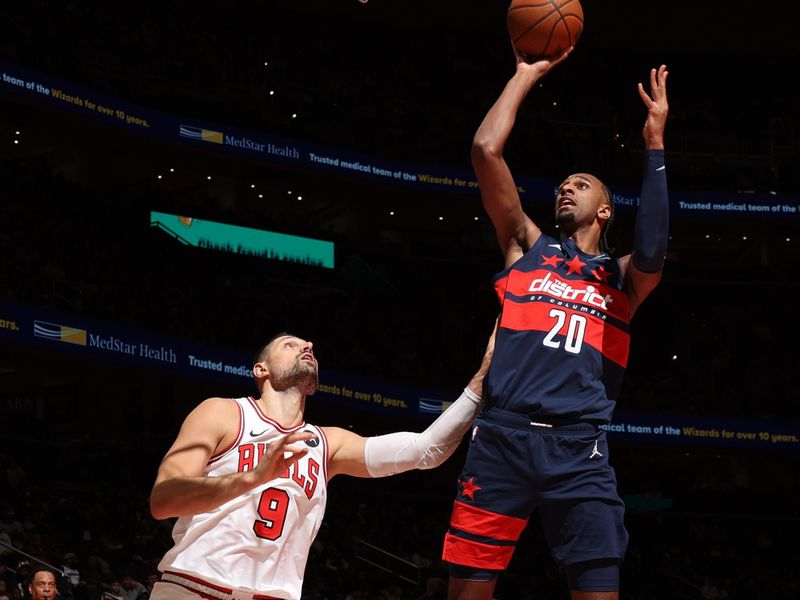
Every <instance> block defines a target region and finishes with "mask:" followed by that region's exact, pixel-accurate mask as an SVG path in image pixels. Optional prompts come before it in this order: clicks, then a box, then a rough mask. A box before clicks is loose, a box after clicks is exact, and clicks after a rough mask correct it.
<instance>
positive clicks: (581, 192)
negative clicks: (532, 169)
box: [556, 173, 608, 230]
mask: <svg viewBox="0 0 800 600" xmlns="http://www.w3.org/2000/svg"><path fill="white" fill-rule="evenodd" d="M607 205H608V201H607V198H606V193H605V191H604V189H603V184H602V183H601V182H600V180H599V179H597V177H595V176H594V175H589V174H588V173H575V174H573V175H570V176H569V177H567V178H566V179H565V180H564V181H562V182H561V185H559V186H558V192H557V193H556V222H557V223H558V224H559V225H560V226H561V227H564V228H566V229H567V230H570V229H576V228H577V227H580V226H582V225H587V224H589V223H591V222H592V221H594V220H595V218H597V216H598V211H600V210H601V209H602V207H603V206H607ZM606 218H607V217H606Z"/></svg>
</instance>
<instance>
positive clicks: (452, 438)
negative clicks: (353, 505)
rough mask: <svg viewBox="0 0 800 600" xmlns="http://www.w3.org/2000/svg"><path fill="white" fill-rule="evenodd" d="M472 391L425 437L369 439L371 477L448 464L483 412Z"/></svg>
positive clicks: (367, 460)
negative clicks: (465, 435) (447, 461)
mask: <svg viewBox="0 0 800 600" xmlns="http://www.w3.org/2000/svg"><path fill="white" fill-rule="evenodd" d="M482 406H483V405H482V403H481V399H480V397H478V396H476V395H475V394H474V393H473V392H472V391H471V390H470V389H469V388H464V392H463V393H462V394H461V396H460V397H459V398H458V400H456V401H455V402H453V404H451V405H450V406H449V407H448V408H447V410H445V411H444V412H443V413H442V414H441V415H440V416H439V418H437V419H436V420H435V421H434V422H433V423H431V424H430V426H429V427H428V428H427V429H426V430H425V431H423V432H422V433H412V432H410V431H399V432H397V433H389V434H386V435H379V436H375V437H371V438H368V439H367V443H366V445H365V447H364V462H365V464H366V465H367V471H368V472H369V474H370V476H371V477H386V476H387V475H394V474H395V473H402V472H404V471H410V470H411V469H432V468H434V467H437V466H439V465H440V464H442V463H443V462H444V461H445V460H447V459H448V458H449V457H450V456H451V455H452V454H453V452H454V451H455V449H456V448H457V447H458V444H459V443H460V442H461V439H462V438H463V437H464V434H465V433H466V432H467V430H468V429H469V427H470V425H472V422H473V421H474V420H475V417H476V416H477V415H478V413H479V412H480V410H481V408H482Z"/></svg>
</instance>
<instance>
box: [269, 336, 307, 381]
mask: <svg viewBox="0 0 800 600" xmlns="http://www.w3.org/2000/svg"><path fill="white" fill-rule="evenodd" d="M313 347H314V345H313V344H312V343H311V342H308V341H306V340H303V339H300V338H298V337H294V336H288V335H287V336H284V337H281V338H278V339H277V340H275V342H274V343H273V346H272V348H270V351H269V352H268V354H267V359H266V361H265V363H266V366H267V370H268V371H269V380H270V383H271V385H272V388H273V389H274V390H275V391H278V392H282V391H285V390H288V389H289V388H291V387H297V388H299V389H300V390H301V391H302V392H303V393H305V394H306V395H308V394H313V393H314V392H315V391H317V384H318V383H319V381H318V377H319V373H318V371H319V365H318V363H317V359H316V357H315V356H314V350H313Z"/></svg>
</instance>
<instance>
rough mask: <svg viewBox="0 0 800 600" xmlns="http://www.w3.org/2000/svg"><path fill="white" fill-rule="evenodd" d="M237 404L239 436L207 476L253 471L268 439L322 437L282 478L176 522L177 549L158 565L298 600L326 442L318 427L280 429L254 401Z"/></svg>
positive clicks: (317, 514) (321, 498)
mask: <svg viewBox="0 0 800 600" xmlns="http://www.w3.org/2000/svg"><path fill="white" fill-rule="evenodd" d="M235 402H237V404H238V405H239V408H240V423H239V435H238V438H237V440H236V441H235V442H234V443H233V444H232V446H231V447H230V448H227V449H225V450H224V451H222V452H220V453H219V454H217V455H215V456H212V457H211V459H209V462H208V464H207V466H206V469H205V474H206V476H208V477H218V476H223V475H228V474H231V473H237V472H244V471H250V470H252V469H254V468H255V466H256V465H257V464H258V461H259V459H260V458H261V457H262V456H263V455H264V452H265V450H266V448H267V446H268V444H270V443H272V442H274V441H276V440H278V439H280V438H282V437H284V436H285V435H287V434H288V433H291V432H292V431H297V430H303V431H311V432H313V433H316V434H317V437H316V439H313V440H309V441H308V442H302V443H305V444H306V445H307V446H308V447H309V448H308V450H309V451H308V454H306V456H304V457H303V458H302V459H300V460H299V461H298V462H297V463H295V464H294V465H292V466H291V467H290V468H289V469H288V471H287V472H285V473H283V474H282V475H281V476H280V477H278V478H276V479H274V480H272V481H270V482H269V483H267V484H264V485H262V486H258V487H256V488H254V489H253V490H251V491H249V492H247V493H245V494H243V495H241V496H239V497H237V498H234V499H233V500H231V501H229V502H227V503H225V504H223V505H222V506H220V507H219V508H217V509H216V510H213V511H210V512H208V513H203V514H200V515H194V516H192V517H182V518H180V519H178V521H177V523H176V524H175V527H174V529H173V539H174V540H175V546H174V547H173V548H172V549H171V550H170V551H169V552H168V553H167V554H166V555H165V557H164V559H163V560H162V563H161V565H160V570H161V571H162V572H163V571H173V572H177V573H189V574H192V575H194V576H197V577H199V578H200V579H205V580H207V581H209V582H211V583H216V584H221V585H224V586H228V587H237V588H244V589H248V590H255V591H258V592H261V593H262V594H268V595H271V596H275V597H280V598H284V597H286V598H299V597H300V589H301V587H302V580H303V573H304V571H305V565H306V559H307V557H308V551H309V548H310V546H311V542H312V541H313V539H314V537H315V536H316V534H317V531H318V530H319V527H320V525H321V523H322V518H323V516H324V513H325V504H326V499H327V459H328V443H327V440H326V438H325V436H324V434H323V432H322V430H321V428H319V427H316V426H313V425H309V424H307V423H304V424H302V425H299V426H297V427H294V428H292V429H289V430H287V429H283V428H281V427H280V426H279V425H278V424H277V423H275V422H274V421H271V420H270V419H268V418H267V417H266V416H264V415H263V413H262V412H261V410H260V409H259V407H258V405H257V404H256V402H255V400H253V399H252V398H240V399H237V400H235Z"/></svg>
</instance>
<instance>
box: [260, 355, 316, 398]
mask: <svg viewBox="0 0 800 600" xmlns="http://www.w3.org/2000/svg"><path fill="white" fill-rule="evenodd" d="M269 380H270V383H271V384H272V389H273V390H275V391H276V392H285V391H286V390H288V389H290V388H293V387H294V388H297V389H298V390H300V392H302V393H303V394H305V395H306V396H310V395H311V394H313V393H314V392H316V391H317V386H318V385H319V373H317V366H316V365H315V364H313V363H311V362H308V361H302V360H300V359H299V358H298V359H297V360H296V361H295V363H294V364H293V365H292V366H291V367H289V368H288V369H284V370H273V371H272V372H271V373H270V378H269Z"/></svg>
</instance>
